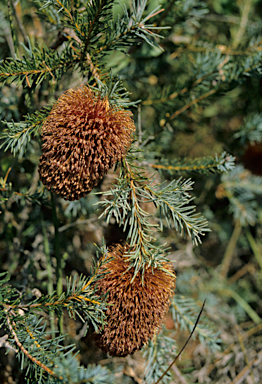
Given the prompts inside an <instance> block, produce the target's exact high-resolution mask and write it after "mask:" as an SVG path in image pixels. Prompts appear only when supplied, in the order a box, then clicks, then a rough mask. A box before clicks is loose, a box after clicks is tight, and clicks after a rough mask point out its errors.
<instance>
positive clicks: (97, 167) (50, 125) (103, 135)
mask: <svg viewBox="0 0 262 384" xmlns="http://www.w3.org/2000/svg"><path fill="white" fill-rule="evenodd" d="M134 131H135V125H134V121H133V119H132V113H131V112H130V111H125V110H121V109H119V108H116V107H113V106H110V105H109V103H108V100H107V99H106V98H104V99H101V98H100V97H99V96H98V95H96V94H95V93H94V92H93V91H92V90H91V89H90V88H89V87H87V86H84V85H82V86H80V87H79V88H76V89H69V90H68V91H66V92H65V93H64V94H63V95H62V96H61V97H59V99H58V100H57V102H56V104H55V105H54V107H53V108H52V110H51V112H50V114H49V116H48V117H47V119H46V121H45V123H44V125H43V130H42V138H43V145H42V156H41V158H40V161H39V175H40V179H41V180H42V182H43V184H44V185H45V186H46V187H47V188H48V189H49V190H52V191H53V192H55V193H57V194H59V195H61V196H62V197H63V198H64V199H66V200H78V199H80V198H81V197H83V196H85V195H86V194H87V193H89V192H90V191H91V190H92V189H93V188H94V187H95V186H96V185H97V183H98V182H99V180H100V179H101V178H102V177H103V176H104V174H105V173H106V172H107V171H108V170H109V168H111V167H112V166H113V165H114V164H115V163H116V162H117V161H119V160H121V159H122V158H123V156H124V155H125V154H126V152H127V150H128V148H129V147H130V145H131V142H132V133H133V132H134Z"/></svg>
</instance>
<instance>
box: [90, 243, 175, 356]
mask: <svg viewBox="0 0 262 384" xmlns="http://www.w3.org/2000/svg"><path fill="white" fill-rule="evenodd" d="M128 248H129V246H128V245H124V246H123V245H120V244H117V245H114V246H112V247H111V248H110V249H109V257H110V258H111V259H110V261H109V262H107V263H106V264H104V266H103V267H101V272H105V275H104V276H103V277H102V278H101V279H100V280H99V281H98V294H100V295H102V294H106V293H107V294H108V296H107V297H108V299H107V301H108V303H109V304H110V305H109V306H108V310H107V313H106V315H107V319H106V321H107V324H106V325H105V326H104V328H103V329H102V330H101V332H100V333H99V334H95V336H94V337H95V340H96V344H97V345H98V346H99V347H100V348H101V349H102V350H103V351H104V352H108V353H109V354H110V355H111V356H127V355H129V354H132V353H134V352H135V351H138V350H140V349H141V348H142V347H143V345H144V344H146V343H147V342H148V340H149V339H151V338H152V337H153V336H154V334H155V333H156V332H157V331H158V329H159V327H160V325H161V324H162V321H163V319H164V317H165V315H166V312H167V310H168V308H169V304H170V298H171V297H172V295H173V294H174V292H173V291H174V288H175V274H174V270H173V266H172V265H171V263H163V264H162V267H163V268H164V269H166V270H168V271H169V272H170V274H169V273H167V272H165V271H163V270H162V269H154V271H153V272H152V268H151V267H148V268H147V269H146V270H145V272H144V283H142V276H141V273H138V274H137V275H136V277H135V279H134V281H132V279H133V276H134V268H131V269H128V267H129V262H127V261H126V260H127V259H126V258H124V254H125V253H126V252H128Z"/></svg>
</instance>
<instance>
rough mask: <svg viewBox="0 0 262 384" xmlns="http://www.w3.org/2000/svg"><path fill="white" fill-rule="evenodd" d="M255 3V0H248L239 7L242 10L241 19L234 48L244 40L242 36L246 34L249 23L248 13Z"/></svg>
mask: <svg viewBox="0 0 262 384" xmlns="http://www.w3.org/2000/svg"><path fill="white" fill-rule="evenodd" d="M252 4H253V0H246V1H245V3H244V6H241V7H239V8H240V10H241V20H240V26H239V29H238V31H237V34H236V35H235V38H234V41H233V44H232V47H233V49H235V48H237V46H238V45H239V43H240V42H241V40H242V37H243V36H244V34H245V31H246V27H247V23H248V15H249V12H250V10H251V6H252Z"/></svg>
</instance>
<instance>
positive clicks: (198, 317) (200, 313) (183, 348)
mask: <svg viewBox="0 0 262 384" xmlns="http://www.w3.org/2000/svg"><path fill="white" fill-rule="evenodd" d="M205 304H206V299H205V300H204V302H203V305H202V308H201V310H200V312H199V315H198V316H197V319H196V322H195V325H194V328H193V329H192V331H191V333H190V335H189V337H188V339H187V341H186V342H185V344H184V345H183V347H182V348H181V350H180V352H179V354H178V355H176V357H175V359H174V360H173V361H172V363H171V364H170V365H169V367H168V368H167V369H166V370H165V372H164V373H163V375H162V376H161V377H160V378H159V379H158V380H157V382H156V383H155V384H159V383H160V381H161V380H162V379H163V377H164V376H165V375H166V374H167V372H168V371H169V370H170V368H171V367H172V366H173V364H175V362H176V361H177V359H178V358H179V357H180V356H181V354H182V353H183V351H184V350H185V348H186V346H187V344H188V343H189V340H190V339H191V337H192V335H193V333H194V332H195V329H196V327H197V324H198V322H199V320H200V317H201V315H202V312H203V310H204V306H205Z"/></svg>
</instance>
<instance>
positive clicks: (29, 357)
mask: <svg viewBox="0 0 262 384" xmlns="http://www.w3.org/2000/svg"><path fill="white" fill-rule="evenodd" d="M6 320H7V324H8V328H9V330H10V332H11V334H12V335H13V337H14V339H15V342H16V344H17V346H18V347H19V348H20V349H21V351H22V352H23V353H24V354H25V356H26V357H28V359H30V360H31V361H32V362H33V363H34V364H36V365H38V366H39V367H41V368H42V369H43V370H44V371H46V372H47V373H48V374H49V375H51V376H55V377H57V378H58V379H59V380H63V377H61V376H57V375H56V374H55V372H54V371H52V370H51V369H50V368H48V367H47V366H46V365H44V364H43V363H41V361H39V360H37V359H36V358H35V357H33V356H32V355H30V353H29V352H28V351H27V350H26V349H25V348H24V347H23V345H22V344H21V343H20V341H19V339H18V337H17V334H16V333H15V330H14V328H13V327H16V324H15V322H14V321H12V324H11V321H10V318H9V315H8V311H7V310H6Z"/></svg>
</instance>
